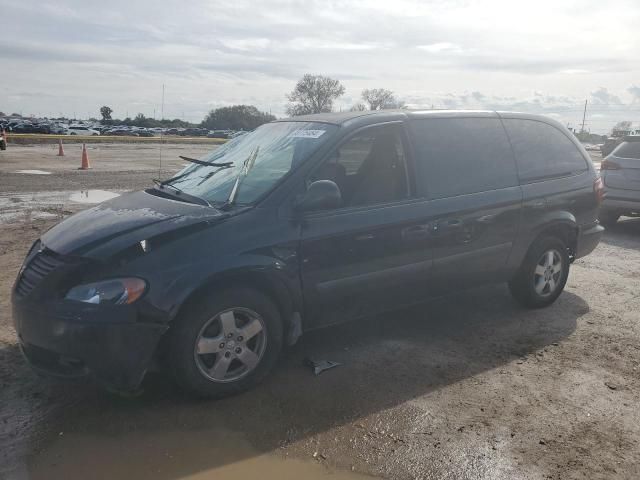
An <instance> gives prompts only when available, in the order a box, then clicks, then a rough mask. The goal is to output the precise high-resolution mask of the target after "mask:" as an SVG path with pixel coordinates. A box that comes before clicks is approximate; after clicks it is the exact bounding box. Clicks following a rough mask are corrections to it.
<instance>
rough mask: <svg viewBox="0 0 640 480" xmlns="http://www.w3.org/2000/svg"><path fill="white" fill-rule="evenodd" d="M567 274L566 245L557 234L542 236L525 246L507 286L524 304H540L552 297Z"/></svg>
mask: <svg viewBox="0 0 640 480" xmlns="http://www.w3.org/2000/svg"><path fill="white" fill-rule="evenodd" d="M568 276H569V253H568V251H567V246H566V245H565V243H564V242H563V241H562V240H560V239H559V238H557V237H543V238H541V239H539V240H536V242H535V243H534V244H533V245H532V246H531V248H530V249H529V252H528V253H527V256H526V257H525V259H524V261H523V262H522V265H521V266H520V269H519V270H518V273H517V274H516V275H515V277H514V278H513V279H512V280H511V281H510V282H509V289H510V290H511V294H512V295H513V296H514V298H515V299H516V300H518V302H520V303H521V304H522V305H524V306H525V307H528V308H542V307H546V306H548V305H551V304H552V303H553V302H555V301H556V299H557V298H558V297H559V296H560V294H561V293H562V290H563V289H564V286H565V284H566V283H567V278H568Z"/></svg>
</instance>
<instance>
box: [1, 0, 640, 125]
mask: <svg viewBox="0 0 640 480" xmlns="http://www.w3.org/2000/svg"><path fill="white" fill-rule="evenodd" d="M639 26H640V2H639V1H638V0H607V1H604V0H597V1H594V0H560V1H558V0H536V1H531V0H528V1H521V0H422V1H420V0H415V1H414V0H393V1H391V0H384V1H380V0H372V1H355V0H350V1H334V0H304V1H302V0H301V1H285V0H254V1H245V0H232V1H229V0H226V1H205V0H189V1H172V2H159V1H157V0H156V1H152V0H129V1H122V0H109V1H104V0H101V1H93V0H84V1H71V0H60V1H47V0H38V1H36V0H19V1H18V0H0V80H1V85H0V111H5V112H8V113H9V112H14V111H15V112H22V113H23V114H25V115H28V114H35V115H41V116H52V115H55V116H58V115H59V114H60V113H62V114H64V115H73V114H74V112H75V114H76V115H77V116H78V117H88V116H90V115H91V116H98V110H99V107H100V106H101V105H104V104H106V105H110V106H111V107H112V108H113V109H114V111H115V113H114V116H116V117H124V116H126V115H127V114H128V115H130V116H133V115H135V114H136V113H138V112H141V113H144V114H145V115H147V116H153V115H154V112H155V115H156V117H159V116H160V108H161V97H162V85H163V84H165V85H166V94H165V105H164V116H165V117H171V118H173V117H179V118H184V119H186V120H190V121H200V120H201V119H202V118H203V116H204V115H205V114H206V112H207V111H208V110H210V109H211V108H215V107H219V106H224V105H230V104H236V103H249V104H254V105H256V106H257V107H258V108H260V109H262V110H266V111H272V113H274V114H275V115H278V116H282V115H284V108H285V105H286V99H285V93H287V92H289V91H291V89H292V88H293V86H294V85H295V82H296V80H297V79H298V78H300V77H301V76H302V75H303V74H304V73H317V74H324V75H330V76H332V77H335V78H337V79H339V80H341V81H342V82H343V84H344V85H345V87H346V94H345V95H344V97H342V98H341V99H340V101H339V102H338V103H337V104H336V107H337V108H343V109H348V108H349V107H350V106H351V105H353V104H354V103H356V102H357V101H358V99H359V95H360V92H361V91H362V89H364V88H376V87H385V88H388V89H391V90H393V91H394V92H395V93H396V94H397V96H398V97H400V98H401V99H403V100H404V101H405V102H406V103H407V104H409V105H411V106H416V107H429V108H431V106H434V107H435V108H490V109H514V110H520V111H531V112H539V113H546V114H550V115H553V116H555V117H556V118H558V119H560V120H562V121H563V122H566V123H569V124H571V125H572V126H575V125H577V124H579V122H580V121H581V119H582V107H583V104H584V101H585V99H587V100H588V101H589V109H588V117H587V127H589V128H591V130H593V131H597V132H603V131H606V130H608V129H609V128H610V127H611V126H612V124H613V123H615V122H616V121H618V120H633V121H635V122H638V123H640V55H639V48H640V27H639Z"/></svg>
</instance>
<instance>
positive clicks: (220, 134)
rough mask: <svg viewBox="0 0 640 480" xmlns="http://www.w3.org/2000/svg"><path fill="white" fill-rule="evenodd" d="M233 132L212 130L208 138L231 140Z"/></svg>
mask: <svg viewBox="0 0 640 480" xmlns="http://www.w3.org/2000/svg"><path fill="white" fill-rule="evenodd" d="M232 133H233V132H232V131H231V130H211V131H210V132H209V133H208V134H207V137H209V138H231V134H232Z"/></svg>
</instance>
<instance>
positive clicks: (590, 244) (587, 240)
mask: <svg viewBox="0 0 640 480" xmlns="http://www.w3.org/2000/svg"><path fill="white" fill-rule="evenodd" d="M603 233H604V227H603V226H602V225H598V224H597V223H596V224H593V225H590V226H587V227H581V228H580V232H579V234H578V244H577V248H576V252H575V258H580V257H584V256H585V255H589V254H590V253H591V252H593V250H594V249H595V248H596V247H597V246H598V243H600V239H601V238H602V234H603Z"/></svg>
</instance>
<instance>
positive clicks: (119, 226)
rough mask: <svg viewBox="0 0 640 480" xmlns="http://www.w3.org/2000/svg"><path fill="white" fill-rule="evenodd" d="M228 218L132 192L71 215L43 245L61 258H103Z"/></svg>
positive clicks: (194, 206)
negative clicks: (145, 241) (153, 240)
mask: <svg viewBox="0 0 640 480" xmlns="http://www.w3.org/2000/svg"><path fill="white" fill-rule="evenodd" d="M228 215H229V214H228V213H224V212H220V211H219V210H216V209H215V208H211V207H206V206H202V205H194V204H191V203H185V202H180V201H176V200H171V199H168V198H164V197H158V196H156V195H153V194H150V193H147V192H144V191H141V192H133V193H128V194H125V195H121V196H119V197H116V198H114V199H112V200H108V201H106V202H104V203H101V204H100V205H97V206H95V207H93V208H90V209H88V210H84V211H82V212H80V213H77V214H75V215H72V216H71V217H69V218H67V219H66V220H64V221H62V222H60V223H59V224H57V225H56V226H55V227H53V228H52V229H51V230H49V231H48V232H46V233H45V234H44V235H43V236H42V243H44V245H45V246H46V247H48V248H50V249H51V250H53V251H54V252H57V253H60V254H62V255H81V256H86V257H93V258H99V259H104V258H108V257H109V256H111V255H113V254H115V253H117V252H119V251H120V250H123V249H125V248H127V247H130V246H132V245H134V244H135V243H137V242H139V241H141V240H147V239H150V238H152V237H154V236H156V235H160V234H163V233H167V232H169V231H173V230H177V229H181V228H184V227H189V226H192V225H194V224H197V223H202V222H211V221H215V220H221V219H222V218H224V217H225V216H228Z"/></svg>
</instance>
